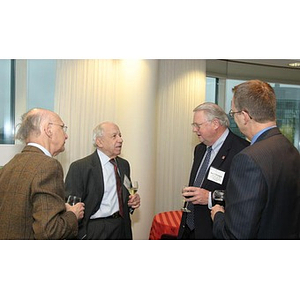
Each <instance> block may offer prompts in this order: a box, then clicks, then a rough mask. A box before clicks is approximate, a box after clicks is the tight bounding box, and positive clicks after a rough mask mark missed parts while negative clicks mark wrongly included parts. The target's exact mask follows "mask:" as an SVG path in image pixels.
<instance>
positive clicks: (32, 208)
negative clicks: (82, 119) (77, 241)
mask: <svg viewBox="0 0 300 300" xmlns="http://www.w3.org/2000/svg"><path fill="white" fill-rule="evenodd" d="M66 128H67V127H66V126H65V125H64V123H63V122H62V120H61V118H60V117H59V116H58V115H57V114H56V113H54V112H52V111H49V110H45V109H32V110H30V111H29V112H28V113H26V114H24V115H23V116H22V123H21V125H20V127H19V130H18V133H17V139H19V140H21V141H24V142H25V143H26V146H25V147H24V149H23V151H22V152H21V153H20V154H17V155H16V156H15V157H14V158H13V159H12V160H11V161H10V162H8V163H7V164H6V165H5V166H4V167H3V168H2V169H1V170H0V239H69V238H74V237H75V236H76V235H77V233H78V220H79V219H81V218H82V217H83V214H84V204H83V203H78V204H76V205H75V206H70V205H68V204H65V201H64V182H63V170H62V167H61V164H60V163H59V162H58V161H57V160H56V159H54V158H53V156H56V155H57V154H59V153H60V152H62V151H64V144H65V141H66V139H67V138H68V136H67V134H66V132H65V130H66Z"/></svg>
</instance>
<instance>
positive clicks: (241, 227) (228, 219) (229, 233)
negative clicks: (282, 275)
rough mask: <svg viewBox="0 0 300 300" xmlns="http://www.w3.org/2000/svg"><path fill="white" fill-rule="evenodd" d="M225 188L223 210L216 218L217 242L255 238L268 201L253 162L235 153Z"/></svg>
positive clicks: (264, 185) (260, 173) (256, 167)
mask: <svg viewBox="0 0 300 300" xmlns="http://www.w3.org/2000/svg"><path fill="white" fill-rule="evenodd" d="M230 172H231V173H230V179H229V182H228V185H227V189H226V190H227V195H226V197H227V199H226V200H225V201H226V211H225V214H224V213H221V212H219V213H217V214H216V215H215V219H214V224H213V233H214V236H215V237H216V238H217V239H254V238H255V237H256V236H257V232H258V228H259V222H260V217H261V214H262V212H263V209H264V207H265V204H266V203H265V202H264V200H263V199H266V198H267V185H266V181H265V178H264V176H263V174H262V172H261V170H260V168H259V167H258V166H257V165H256V163H255V161H253V159H252V158H250V157H249V156H248V155H246V154H238V155H236V156H235V158H234V159H233V161H232V166H231V171H230Z"/></svg>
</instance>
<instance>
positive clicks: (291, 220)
mask: <svg viewBox="0 0 300 300" xmlns="http://www.w3.org/2000/svg"><path fill="white" fill-rule="evenodd" d="M226 193H227V195H226V210H225V214H224V213H221V212H218V213H216V215H215V219H214V226H213V230H214V235H215V236H216V238H218V239H297V238H298V237H299V222H300V221H299V219H300V155H299V152H298V150H297V149H296V148H295V147H294V146H293V145H292V144H291V143H290V142H289V141H288V140H287V139H286V138H285V137H284V136H283V135H282V134H281V132H280V131H279V129H278V128H273V129H270V130H268V131H266V132H264V133H263V134H262V135H261V136H260V137H259V138H258V140H257V141H256V142H255V143H254V144H253V145H251V146H250V147H248V148H246V149H244V150H243V151H242V152H241V153H239V154H238V155H237V156H236V157H235V158H234V159H233V161H232V168H231V172H230V179H229V181H228V185H227V190H226Z"/></svg>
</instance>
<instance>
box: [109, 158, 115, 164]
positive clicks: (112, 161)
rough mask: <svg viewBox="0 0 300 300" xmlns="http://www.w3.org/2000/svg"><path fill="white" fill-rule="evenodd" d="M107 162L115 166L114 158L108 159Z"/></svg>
mask: <svg viewBox="0 0 300 300" xmlns="http://www.w3.org/2000/svg"><path fill="white" fill-rule="evenodd" d="M109 162H110V163H112V164H113V165H114V166H116V165H117V162H116V160H115V159H114V158H112V159H110V160H109Z"/></svg>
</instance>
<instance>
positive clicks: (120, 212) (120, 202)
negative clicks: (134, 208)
mask: <svg viewBox="0 0 300 300" xmlns="http://www.w3.org/2000/svg"><path fill="white" fill-rule="evenodd" d="M110 162H111V163H112V164H113V165H114V170H115V176H116V183H117V194H118V201H119V214H120V216H121V217H123V216H124V212H123V200H122V185H121V178H120V175H119V172H118V166H117V162H116V160H115V159H111V160H110Z"/></svg>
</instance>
